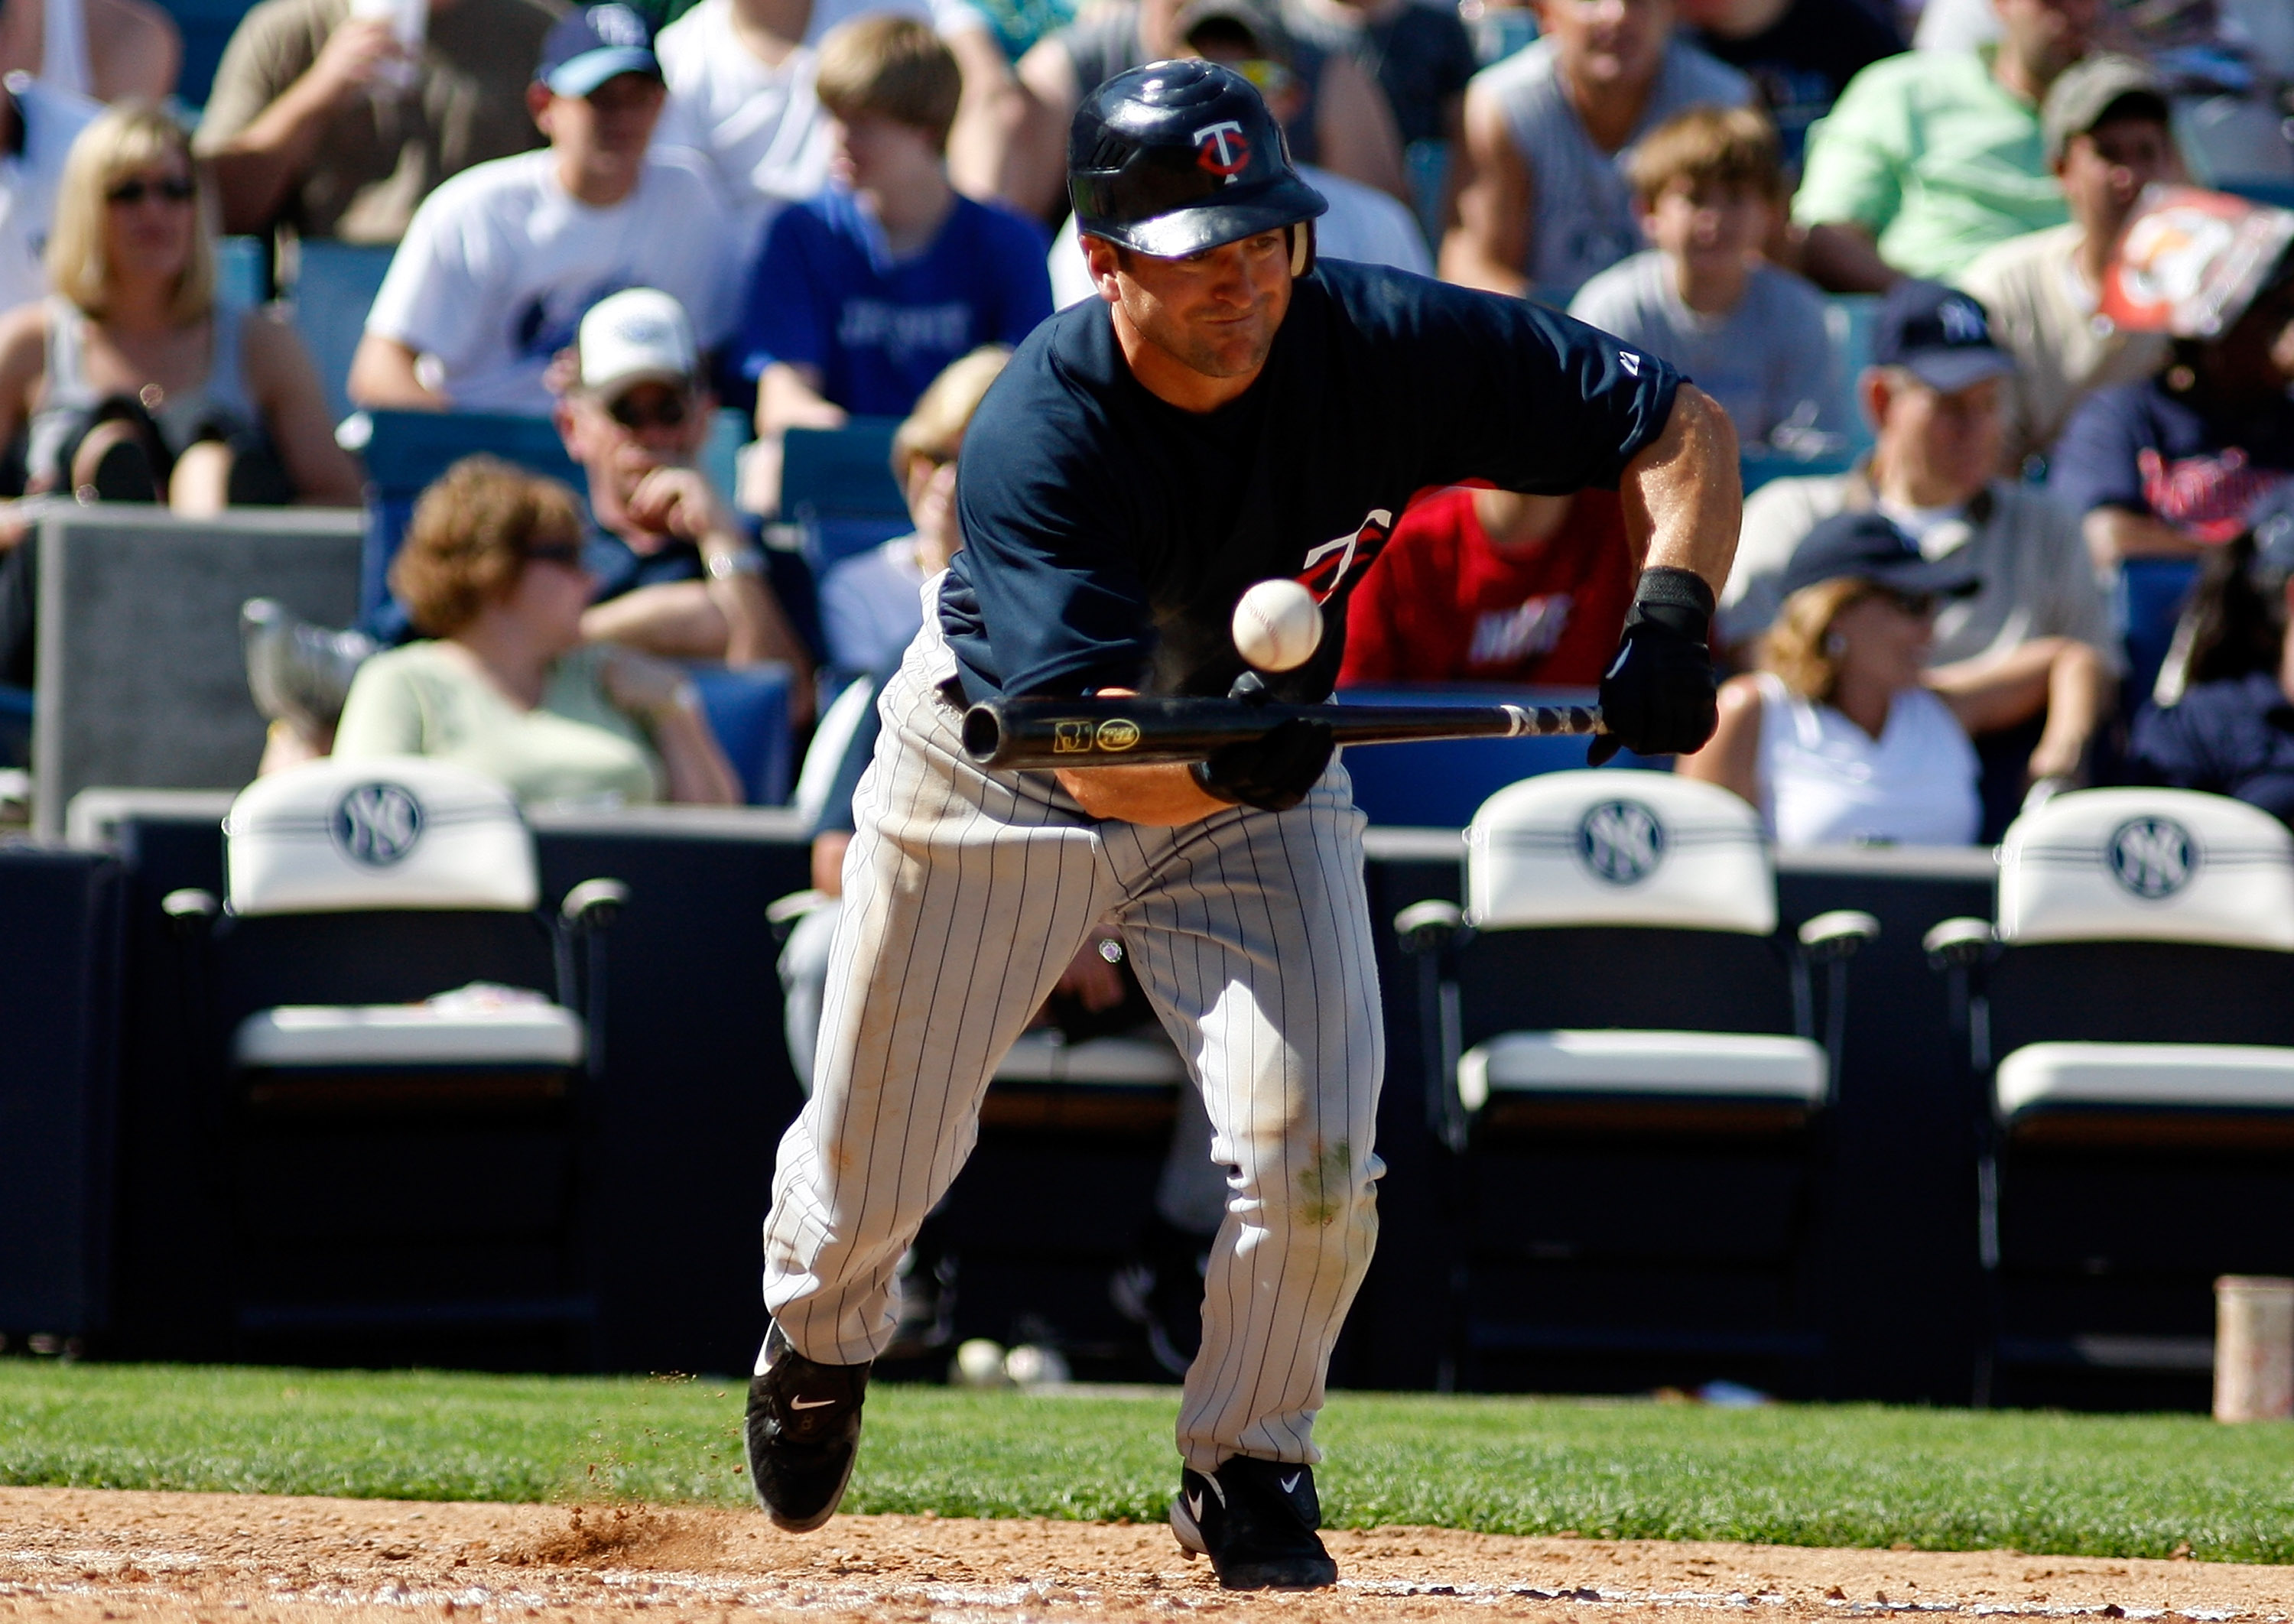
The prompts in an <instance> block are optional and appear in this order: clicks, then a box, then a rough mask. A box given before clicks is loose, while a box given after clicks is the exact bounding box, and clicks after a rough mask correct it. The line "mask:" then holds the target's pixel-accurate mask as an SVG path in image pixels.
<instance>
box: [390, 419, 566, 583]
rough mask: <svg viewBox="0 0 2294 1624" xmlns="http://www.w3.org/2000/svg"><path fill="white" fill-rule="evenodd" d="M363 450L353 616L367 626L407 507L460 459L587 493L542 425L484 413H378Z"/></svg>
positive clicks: (401, 535) (550, 429) (553, 432)
mask: <svg viewBox="0 0 2294 1624" xmlns="http://www.w3.org/2000/svg"><path fill="white" fill-rule="evenodd" d="M367 415H368V418H369V420H370V422H371V424H372V425H373V434H372V436H371V437H370V439H369V440H368V442H367V445H366V472H367V492H366V514H367V525H366V542H365V545H364V547H363V548H362V549H361V553H360V558H359V617H360V620H361V621H362V623H365V622H368V621H372V620H373V619H374V617H375V616H376V615H377V613H378V612H379V611H380V610H381V609H382V608H383V607H384V605H386V603H387V602H388V601H389V597H390V581H389V576H390V561H391V560H392V559H393V558H395V557H396V556H398V547H399V543H400V542H401V541H402V540H404V539H405V535H406V525H407V522H408V521H409V520H410V519H411V518H412V517H413V516H414V503H415V499H417V498H419V496H420V495H421V494H422V491H423V490H424V488H425V487H426V486H427V485H428V484H429V483H430V482H431V481H432V480H434V479H435V478H437V477H438V475H441V474H443V473H444V472H445V471H446V470H447V468H449V467H451V466H452V465H453V464H454V463H455V462H457V461H459V460H460V459H462V458H464V457H468V456H471V455H473V454H475V453H477V452H480V451H484V452H486V453H488V454H489V455H492V456H495V457H499V458H500V459H502V460H503V461H505V462H512V463H516V464H517V466H518V467H522V468H530V469H532V470H533V472H534V473H536V474H545V475H549V477H550V478H552V479H562V480H564V481H565V483H567V484H569V485H571V486H573V489H574V491H576V492H577V493H579V492H581V491H584V490H585V489H586V488H587V483H588V482H587V481H586V480H585V479H584V478H583V476H582V470H581V468H580V467H577V466H575V464H574V462H573V459H572V458H570V457H568V456H566V454H565V442H563V441H562V440H560V439H559V438H558V437H557V426H556V425H555V424H553V423H551V422H550V420H549V418H513V417H498V416H494V415H492V414H490V413H484V412H461V411H377V412H370V413H369V414H367Z"/></svg>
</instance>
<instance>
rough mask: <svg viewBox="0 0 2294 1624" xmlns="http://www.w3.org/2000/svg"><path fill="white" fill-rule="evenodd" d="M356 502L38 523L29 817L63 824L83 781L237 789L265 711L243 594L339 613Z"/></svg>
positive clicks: (328, 619)
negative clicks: (253, 685) (253, 683)
mask: <svg viewBox="0 0 2294 1624" xmlns="http://www.w3.org/2000/svg"><path fill="white" fill-rule="evenodd" d="M363 528H364V520H363V518H362V516H361V515H359V514H357V513H355V512H349V511H344V510H339V509H321V508H284V509H271V510H257V509H241V510H240V511H237V512H234V513H232V515H230V516H228V517H227V518H221V519H200V520H191V519H179V518H176V517H175V516H173V515H170V514H167V513H163V512H158V511H155V510H153V509H150V508H126V507H92V508H81V509H77V510H75V511H70V512H67V513H64V514H62V515H60V516H53V517H50V518H48V519H45V520H44V521H43V522H42V524H41V526H40V535H39V540H38V543H37V545H38V546H39V548H40V611H39V613H40V654H39V670H38V676H39V681H38V685H37V686H38V701H37V712H36V714H35V716H34V719H33V742H32V760H33V780H34V785H33V824H34V826H35V828H36V829H37V832H39V833H40V834H41V835H42V836H43V837H45V838H46V839H50V840H54V839H58V838H60V837H61V835H62V833H63V824H64V808H65V806H66V805H67V804H68V803H69V801H70V800H71V798H72V796H74V795H75V794H77V792H79V791H81V790H82V789H85V788H86V787H87V786H89V785H91V784H116V785H124V786H136V787H149V788H154V789H236V788H238V787H239V786H240V785H241V784H246V783H247V782H248V780H249V779H251V778H252V777H253V776H254V775H255V767H256V762H257V761H258V760H259V759H261V757H262V754H263V735H264V721H263V718H262V717H261V715H259V714H258V713H257V712H256V709H255V702H254V701H253V700H252V699H251V698H249V697H248V691H247V670H246V666H245V664H244V662H242V660H241V658H240V646H239V605H240V603H241V602H243V601H244V600H245V599H247V598H250V597H275V598H277V599H279V600H280V601H281V603H283V604H285V605H287V606H288V607H289V609H291V610H292V611H294V612H295V613H297V614H298V615H302V616H304V617H305V618H306V619H309V620H313V621H321V622H323V623H325V624H329V625H335V626H343V625H348V624H349V623H350V621H351V618H352V616H353V615H354V613H356V611H357V608H358V564H359V538H360V536H361V533H362V530H363Z"/></svg>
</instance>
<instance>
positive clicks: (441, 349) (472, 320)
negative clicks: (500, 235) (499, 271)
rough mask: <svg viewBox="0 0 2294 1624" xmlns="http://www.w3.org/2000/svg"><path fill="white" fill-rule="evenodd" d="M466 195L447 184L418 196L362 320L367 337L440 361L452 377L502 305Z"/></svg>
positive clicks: (476, 212) (477, 216)
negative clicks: (490, 316) (465, 202)
mask: <svg viewBox="0 0 2294 1624" xmlns="http://www.w3.org/2000/svg"><path fill="white" fill-rule="evenodd" d="M465 195H466V194H465V193H464V191H462V189H460V188H457V187H454V186H453V185H451V183H450V184H449V185H446V186H443V187H441V188H440V189H439V190H438V191H434V192H432V193H431V194H430V195H429V197H427V198H426V199H423V202H422V206H421V207H419V208H418V209H416V210H415V211H414V219H413V221H412V222H411V223H410V224H409V225H408V226H407V228H406V236H405V238H404V240H402V241H401V242H400V243H399V245H398V252H397V253H395V255H393V256H391V260H390V269H389V270H388V271H387V272H385V273H384V275H383V279H382V287H381V288H380V290H379V291H378V292H377V293H376V294H375V296H374V306H373V308H372V309H370V311H368V312H367V318H366V330H367V331H368V332H370V333H375V334H378V335H379V336H381V337H385V338H392V339H395V340H396V341H397V342H399V343H401V344H403V345H405V346H406V347H407V348H408V349H410V350H412V351H413V352H414V353H416V354H418V355H436V356H438V357H440V358H441V359H442V360H443V361H446V362H447V371H448V373H449V374H450V375H451V373H452V372H453V371H454V370H455V369H456V368H455V365H454V363H455V362H457V361H460V359H461V358H462V357H463V355H464V354H465V353H468V351H469V350H470V349H471V348H472V346H473V345H475V343H476V339H477V337H478V333H479V329H480V324H481V323H482V322H483V321H485V320H486V318H487V316H488V314H489V313H495V312H498V311H499V309H500V300H498V299H496V298H493V297H492V296H491V289H490V288H489V286H488V284H489V282H490V281H491V280H492V264H491V261H492V255H491V253H490V252H489V246H490V245H489V242H488V240H487V232H486V230H485V221H484V217H483V211H482V210H480V209H476V208H469V207H462V203H463V199H464V197H465Z"/></svg>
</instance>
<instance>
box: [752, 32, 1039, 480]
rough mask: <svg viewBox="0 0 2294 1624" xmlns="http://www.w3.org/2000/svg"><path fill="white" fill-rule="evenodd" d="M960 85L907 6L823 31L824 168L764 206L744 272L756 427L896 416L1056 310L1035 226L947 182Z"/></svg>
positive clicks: (947, 58)
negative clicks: (906, 13) (823, 185)
mask: <svg viewBox="0 0 2294 1624" xmlns="http://www.w3.org/2000/svg"><path fill="white" fill-rule="evenodd" d="M961 90H962V81H961V77H960V76H959V74H958V71H957V69H956V59H955V58H954V57H953V56H951V55H950V54H949V53H948V47H947V46H946V45H942V44H941V43H940V39H939V37H938V36H936V35H934V34H933V33H932V31H931V29H930V28H926V27H925V26H923V24H922V23H919V22H916V21H915V20H912V19H909V18H905V17H896V16H891V15H885V14H879V15H875V16H870V17H866V18H862V19H859V20H856V21H853V22H850V23H848V24H846V25H844V26H843V27H842V28H836V29H834V30H832V31H831V32H830V34H829V35H828V37H826V38H825V39H824V40H822V42H821V45H820V67H819V77H818V93H819V96H820V100H821V104H822V105H823V106H824V107H825V108H826V109H827V110H828V113H829V115H830V117H831V118H833V119H834V132H835V142H836V151H835V157H834V164H833V170H832V173H833V174H834V181H833V183H831V185H830V186H829V188H828V190H827V191H825V192H823V193H822V194H821V195H820V196H819V197H818V198H815V199H811V200H810V201H809V202H806V203H803V204H801V205H799V206H797V207H793V208H789V209H786V210H784V211H783V212H782V213H781V214H780V215H779V216H778V217H777V218H776V219H775V220H774V222H773V224H772V226H771V228H770V229H769V231H767V232H766V234H765V241H764V249H763V254H762V256H761V258H760V259H759V261H758V263H757V267H756V270H755V271H754V272H753V273H752V275H751V277H750V280H749V288H748V302H747V306H746V310H745V313H744V325H743V330H742V341H741V355H742V367H743V370H744V372H745V373H746V375H747V376H748V377H750V378H753V379H754V380H755V381H756V384H757V434H758V435H759V437H760V438H761V439H764V440H767V441H771V440H773V439H775V438H776V437H777V436H778V435H779V434H780V433H781V431H782V430H784V429H788V428H800V427H801V428H834V427H836V426H840V425H842V423H843V422H844V421H845V419H846V418H847V417H904V416H906V415H907V411H908V410H909V409H910V408H911V407H913V406H914V405H915V402H916V397H917V396H919V395H920V394H923V391H924V387H925V386H926V385H928V384H930V383H931V381H932V379H933V378H937V377H939V376H940V372H941V370H942V369H945V368H946V367H947V366H948V363H949V362H950V361H954V360H956V358H957V357H958V356H960V355H964V354H966V353H969V352H971V351H972V350H973V349H976V348H977V347H979V346H980V345H983V344H1007V345H1016V344H1018V343H1019V342H1020V340H1021V339H1022V338H1024V337H1027V336H1028V334H1029V331H1030V330H1031V329H1034V327H1035V325H1036V323H1037V322H1038V321H1042V320H1043V319H1044V318H1045V316H1047V315H1049V314H1051V313H1052V288H1051V278H1050V274H1049V272H1047V271H1046V270H1045V254H1046V252H1047V251H1048V248H1049V242H1048V240H1047V239H1046V238H1045V234H1044V231H1043V229H1042V228H1041V227H1040V226H1038V225H1037V224H1036V223H1034V222H1032V221H1029V220H1026V219H1023V218H1021V216H1020V215H1015V214H1013V213H1011V212H1010V211H1008V210H1006V209H1003V208H997V207H991V206H989V205H987V204H983V203H975V202H973V201H972V199H969V198H965V197H961V196H958V195H957V193H956V191H955V189H954V188H953V187H951V186H950V185H949V184H948V166H947V152H948V126H950V125H951V124H952V123H953V122H954V121H955V118H956V98H957V96H958V94H959V93H961Z"/></svg>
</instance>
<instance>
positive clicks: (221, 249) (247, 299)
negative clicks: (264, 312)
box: [215, 237, 271, 309]
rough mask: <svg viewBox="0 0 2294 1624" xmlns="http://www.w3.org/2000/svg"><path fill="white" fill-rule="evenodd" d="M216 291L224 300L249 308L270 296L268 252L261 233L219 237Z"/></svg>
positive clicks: (268, 301) (267, 300)
mask: <svg viewBox="0 0 2294 1624" xmlns="http://www.w3.org/2000/svg"><path fill="white" fill-rule="evenodd" d="M215 258H216V293H217V294H218V295H219V296H221V297H222V298H223V300H224V303H225V304H229V305H240V306H243V307H247V308H250V309H251V308H252V307H254V306H255V305H266V304H268V303H270V300H271V255H270V253H269V252H268V250H266V249H265V248H264V243H263V239H261V238H260V237H219V238H217V239H216V245H215Z"/></svg>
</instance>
